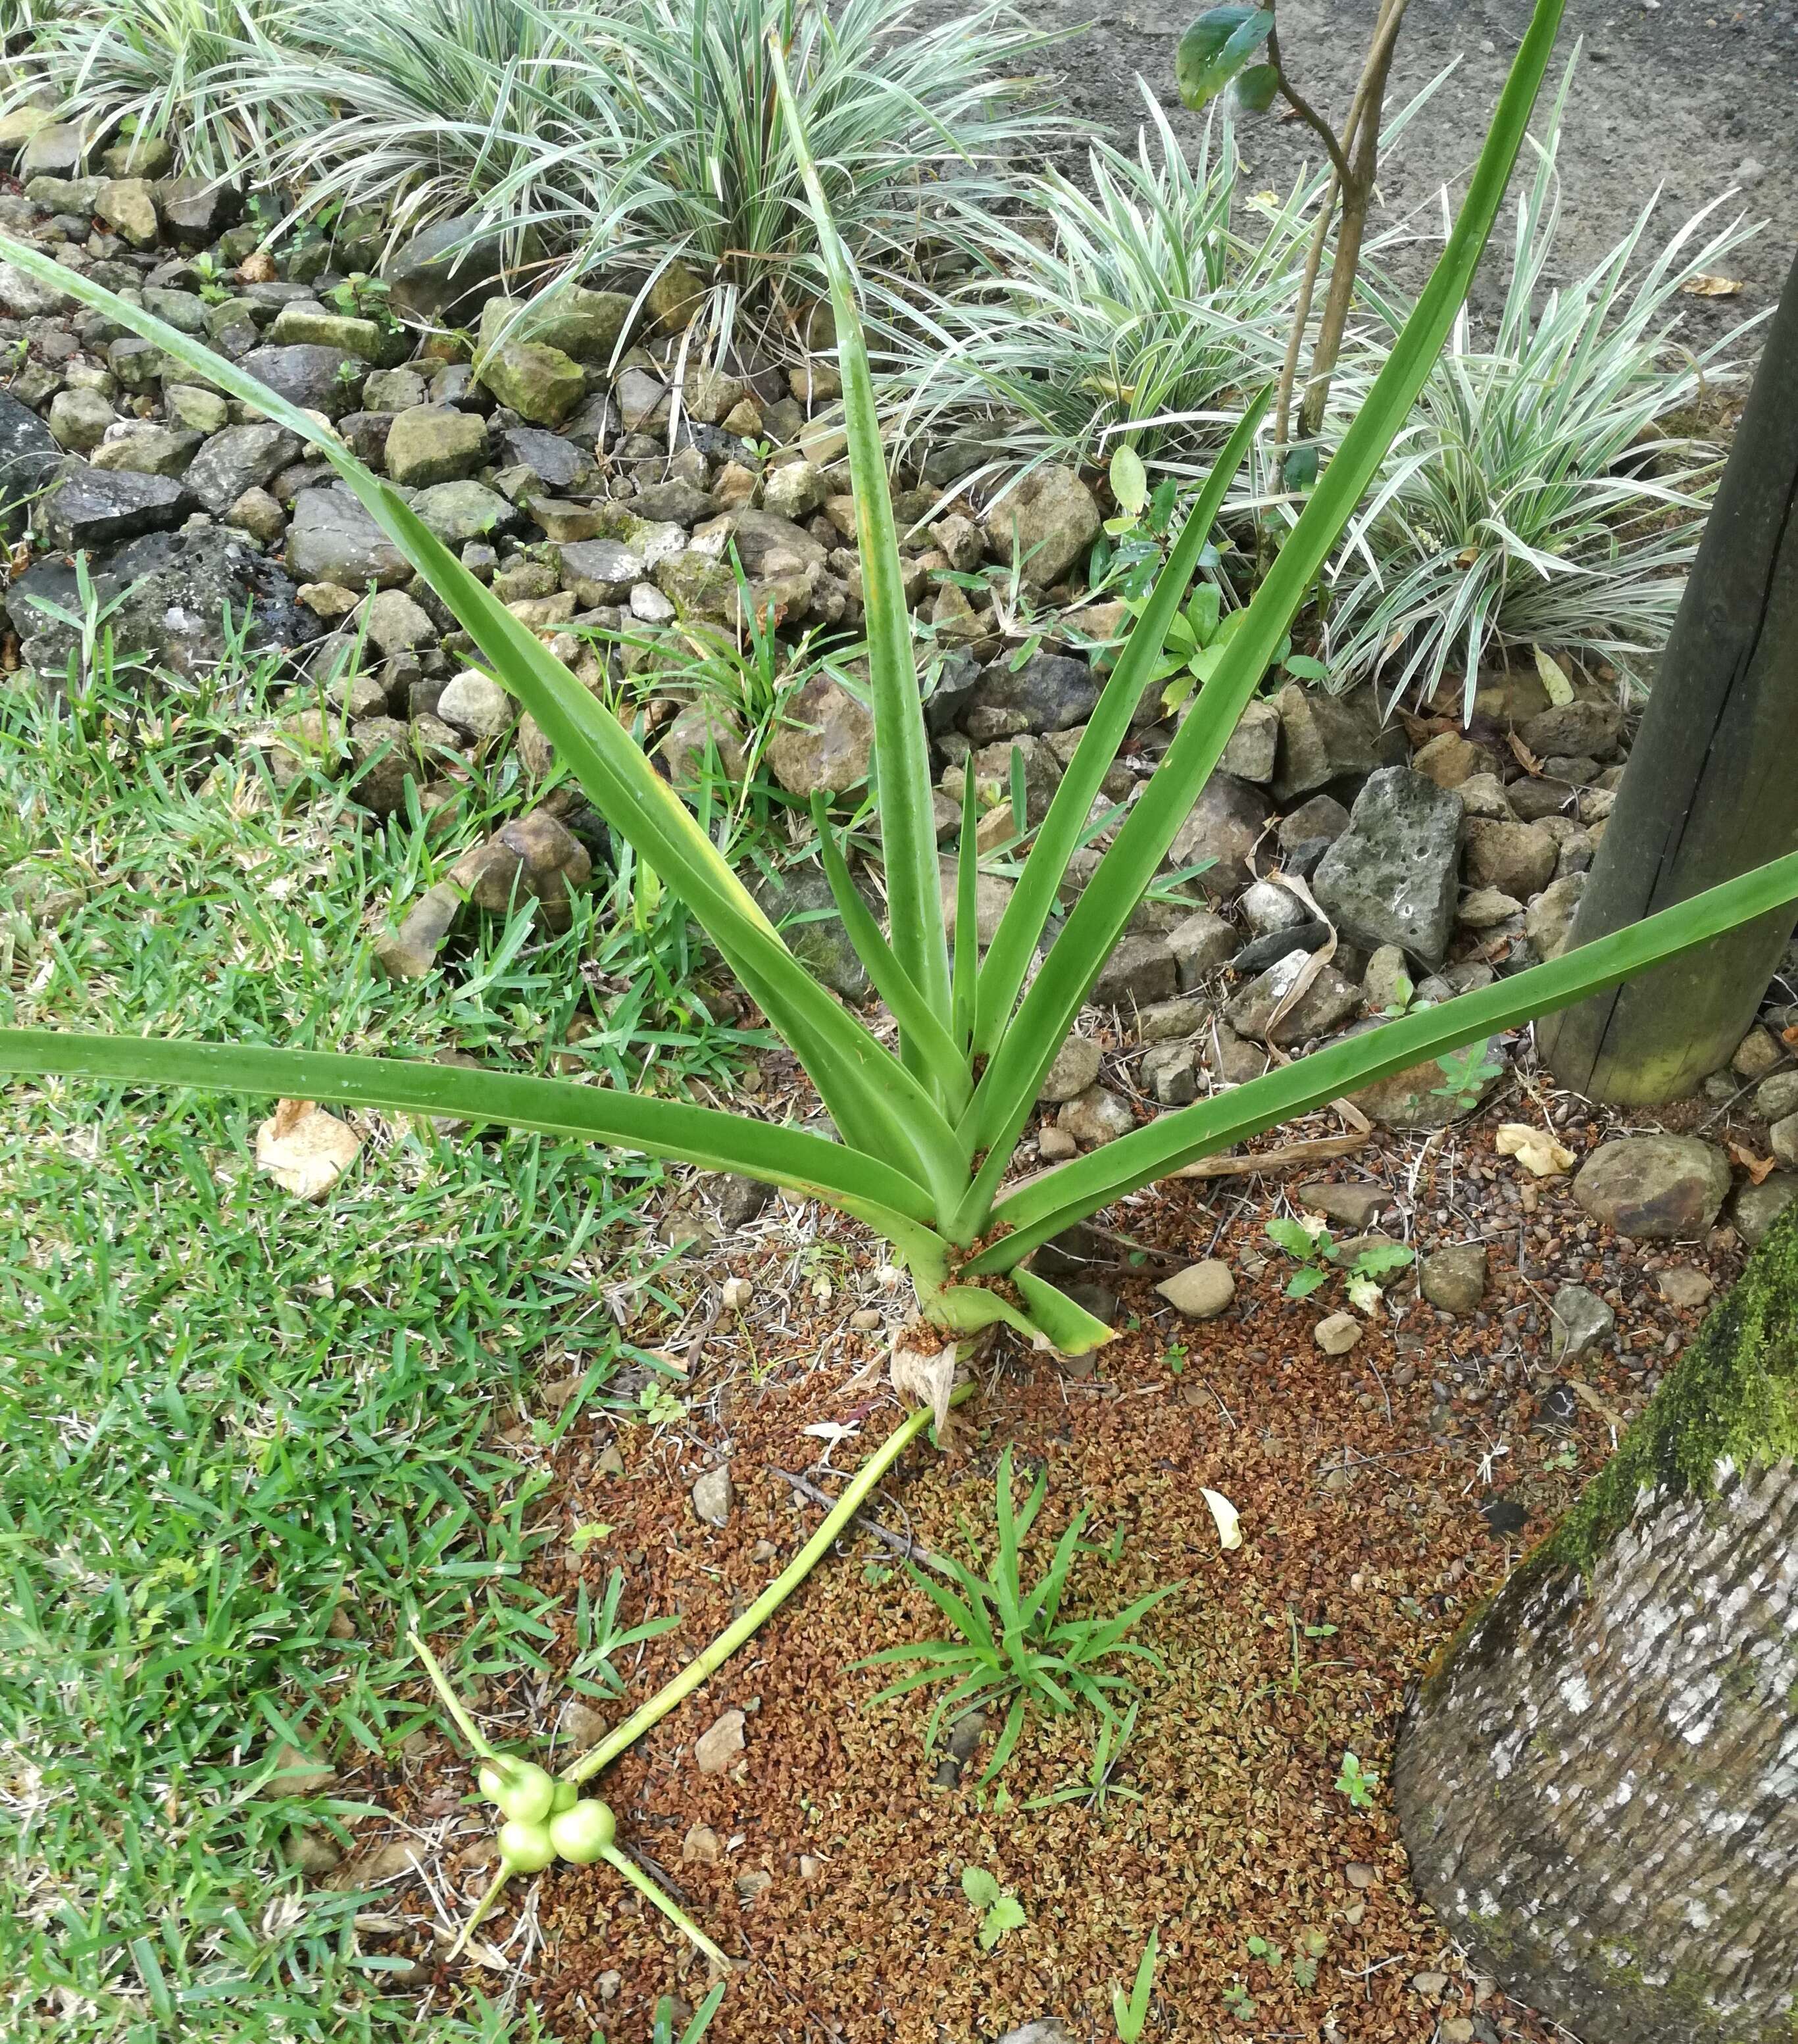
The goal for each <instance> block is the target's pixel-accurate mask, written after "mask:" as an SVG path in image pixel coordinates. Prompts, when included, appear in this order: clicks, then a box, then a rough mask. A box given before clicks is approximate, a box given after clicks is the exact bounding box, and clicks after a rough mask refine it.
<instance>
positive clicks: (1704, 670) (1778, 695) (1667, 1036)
mask: <svg viewBox="0 0 1798 2044" xmlns="http://www.w3.org/2000/svg"><path fill="white" fill-rule="evenodd" d="M1795 507H1798V264H1795V265H1794V267H1793V270H1792V275H1790V276H1789V277H1788V279H1787V280H1786V285H1785V293H1784V294H1783V296H1782V297H1781V301H1780V305H1779V309H1778V311H1777V313H1775V315H1774V317H1773V321H1772V322H1771V324H1770V325H1769V328H1768V329H1767V336H1766V345H1765V352H1764V353H1763V354H1762V358H1761V363H1760V367H1759V369H1758V371H1757V372H1756V375H1755V378H1754V388H1753V390H1751V391H1750V394H1749V398H1748V402H1747V405H1746V409H1744V411H1743V413H1742V423H1741V425H1740V426H1739V427H1738V429H1737V432H1736V436H1735V446H1734V448H1732V449H1731V453H1730V457H1729V461H1728V464H1727V467H1725V469H1724V471H1723V480H1722V482H1721V483H1720V485H1719V488H1718V491H1717V498H1716V502H1715V505H1714V506H1713V507H1712V512H1711V516H1710V519H1709V521H1708V524H1706V526H1705V529H1704V540H1703V542H1702V544H1700V548H1699V551H1698V558H1697V559H1696V562H1695V563H1693V566H1692V575H1691V579H1690V580H1689V582H1688V583H1687V585H1686V590H1685V599H1684V601H1682V602H1681V605H1680V609H1679V615H1678V617H1677V619H1676V621H1675V622H1674V625H1673V635H1672V636H1671V638H1670V639H1669V640H1668V643H1667V650H1666V652H1665V655H1664V656H1663V658H1662V662H1661V667H1660V673H1659V676H1658V679H1657V680H1656V682H1655V685H1654V694H1653V695H1652V697H1650V701H1649V705H1648V710H1647V713H1646V716H1645V717H1643V719H1642V729H1641V732H1640V734H1639V736H1638V738H1637V740H1636V743H1635V750H1634V751H1633V752H1632V753H1631V756H1630V763H1629V769H1628V771H1627V773H1626V774H1625V775H1624V776H1623V786H1622V787H1621V789H1620V790H1619V793H1618V799H1617V805H1616V809H1615V810H1614V811H1613V812H1612V816H1611V819H1610V820H1609V822H1608V824H1606V826H1605V832H1604V842H1603V843H1602V844H1601V845H1600V847H1599V852H1598V857H1597V859H1596V861H1595V862H1594V863H1593V866H1592V874H1591V878H1589V881H1588V882H1587V883H1586V889H1585V895H1584V897H1583V898H1582V899H1581V903H1580V906H1579V911H1578V913H1577V916H1576V917H1575V919H1574V923H1573V942H1574V943H1588V942H1589V941H1590V940H1591V939H1592V938H1594V937H1600V936H1604V935H1606V934H1607V933H1608V932H1610V931H1612V930H1619V929H1624V928H1627V927H1628V926H1629V925H1630V924H1631V923H1635V922H1637V921H1639V920H1640V919H1641V918H1642V916H1646V915H1650V914H1651V913H1653V912H1654V910H1656V909H1665V908H1670V907H1671V906H1672V905H1673V904H1674V903H1675V902H1677V901H1684V900H1685V898H1686V897H1687V896H1689V895H1691V894H1696V893H1699V892H1700V890H1701V889H1704V888H1706V887H1712V886H1716V885H1717V884H1718V883H1719V882H1721V881H1724V880H1731V879H1734V878H1735V876H1736V875H1737V874H1740V873H1745V872H1746V871H1747V870H1748V869H1749V868H1750V866H1757V865H1758V864H1759V863H1761V862H1762V860H1763V859H1773V858H1775V857H1777V855H1779V854H1781V853H1782V852H1786V851H1792V849H1794V847H1798V518H1795V517H1794V516H1793V512H1794V509H1795ZM1791 931H1792V915H1791V912H1790V911H1789V910H1788V909H1781V910H1780V911H1778V912H1777V913H1775V914H1773V915H1772V916H1766V917H1764V918H1762V920H1760V921H1758V922H1756V923H1748V924H1743V925H1742V928H1740V929H1739V930H1737V931H1735V932H1734V933H1733V934H1732V935H1731V936H1727V937H1721V938H1719V939H1718V940H1717V941H1716V942H1715V943H1713V944H1709V945H1707V946H1706V947H1704V949H1703V950H1701V951H1693V952H1692V953H1690V954H1689V955H1688V956H1686V957H1685V958H1683V959H1679V960H1678V961H1677V962H1675V963H1673V964H1672V965H1667V966H1662V967H1660V968H1659V969H1658V970H1656V971H1654V972H1651V973H1648V974H1644V975H1643V976H1642V978H1640V979H1638V980H1636V981H1634V982H1631V984H1630V985H1627V986H1621V987H1618V988H1616V989H1614V990H1613V991H1612V992H1611V993H1604V994H1600V995H1597V996H1596V997H1594V998H1593V999H1592V1000H1590V1001H1583V1002H1581V1004H1580V1005H1579V1006H1577V1007H1575V1008H1569V1009H1566V1010H1565V1011H1564V1012H1562V1014H1560V1015H1558V1016H1550V1018H1549V1019H1548V1020H1546V1021H1545V1022H1543V1023H1540V1024H1538V1025H1537V1034H1538V1037H1539V1041H1540V1043H1541V1044H1542V1047H1543V1050H1544V1051H1545V1052H1546V1055H1547V1058H1548V1062H1549V1063H1550V1066H1552V1067H1553V1068H1554V1074H1555V1076H1556V1078H1558V1079H1559V1080H1560V1081H1561V1082H1562V1084H1563V1085H1569V1086H1572V1087H1573V1088H1574V1089H1576V1090H1577V1091H1578V1092H1581V1093H1585V1094H1587V1095H1588V1096H1589V1097H1592V1098H1595V1099H1598V1100H1608V1101H1620V1102H1624V1103H1627V1104H1635V1105H1646V1104H1648V1103H1650V1102H1653V1101H1665V1100H1676V1099H1678V1098H1679V1097H1681V1095H1683V1094H1685V1093H1689V1092H1691V1091H1692V1089H1693V1087H1695V1086H1696V1085H1697V1084H1698V1082H1699V1081H1700V1080H1701V1079H1702V1078H1704V1076H1705V1075H1706V1074H1708V1073H1710V1072H1714V1071H1716V1070H1719V1069H1720V1068H1721V1067H1722V1066H1723V1065H1725V1064H1727V1062H1729V1059H1730V1057H1731V1054H1732V1053H1733V1052H1734V1051H1735V1047H1736V1046H1737V1044H1738V1043H1740V1042H1741V1040H1742V1035H1743V1034H1744V1033H1745V1032H1746V1030H1747V1028H1748V1026H1749V1024H1750V1023H1751V1022H1752V1021H1753V1020H1754V1013H1755V1010H1756V1009H1757V1007H1758V1005H1759V1003H1760V1001H1761V998H1762V995H1763V994H1764V993H1765V990H1766V987H1767V983H1768V982H1769V979H1770V978H1772V976H1773V970H1774V968H1775V966H1777V964H1778V962H1779V957H1780V954H1781V951H1782V950H1783V949H1784V948H1785V942H1786V939H1787V938H1788V936H1790V934H1791Z"/></svg>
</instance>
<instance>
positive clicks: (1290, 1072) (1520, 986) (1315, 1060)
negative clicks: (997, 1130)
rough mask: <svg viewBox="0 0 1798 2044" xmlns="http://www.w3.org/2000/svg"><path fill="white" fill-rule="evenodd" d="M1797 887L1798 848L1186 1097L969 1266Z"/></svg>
mask: <svg viewBox="0 0 1798 2044" xmlns="http://www.w3.org/2000/svg"><path fill="white" fill-rule="evenodd" d="M1794 899H1798V852H1792V853H1789V854H1788V855H1787V856H1786V857H1785V858H1784V859H1774V860H1772V861H1771V862H1770V863H1768V864H1767V865H1765V866H1757V867H1756V868H1755V869H1754V871H1753V872H1752V873H1747V874H1743V875H1742V878H1740V879H1738V880H1731V881H1727V882H1724V884H1723V886H1720V887H1712V888H1709V889H1706V891H1705V892H1704V893H1702V894H1695V895H1693V896H1692V897H1691V899H1690V900H1689V901H1681V902H1679V903H1678V904H1677V905H1675V906H1674V907H1673V908H1671V909H1662V910H1661V912H1660V913H1658V915H1654V916H1648V917H1646V919H1645V920H1643V921H1642V922H1639V923H1636V924H1632V925H1631V927H1630V928H1628V929H1627V930H1619V931H1616V932H1614V933H1613V934H1612V936H1608V937H1600V938H1599V939H1597V941H1596V943H1589V944H1581V946H1580V947H1578V948H1577V950H1574V951H1567V952H1565V953H1563V954H1562V956H1561V957H1559V958H1558V959H1550V960H1549V962H1547V963H1546V965H1538V966H1531V967H1530V969H1529V970H1527V972H1520V973H1517V974H1514V975H1513V976H1512V978H1509V979H1501V980H1499V981H1498V982H1496V983H1495V984H1494V985H1491V986H1486V987H1481V989H1479V990H1478V991H1477V992H1476V993H1463V994H1461V995H1459V996H1458V997H1457V998H1456V999H1454V1000H1453V1001H1444V1002H1443V1005H1441V1006H1440V1007H1439V1008H1425V1009H1419V1010H1418V1011H1417V1012H1416V1014H1413V1015H1406V1016H1401V1017H1400V1019H1399V1020H1397V1021H1394V1022H1388V1023H1386V1024H1384V1025H1383V1026H1382V1027H1381V1028H1377V1029H1370V1030H1368V1031H1367V1032H1366V1033H1365V1034H1364V1035H1359V1036H1349V1037H1345V1038H1344V1039H1343V1040H1342V1041H1341V1042H1339V1043H1331V1044H1330V1045H1329V1046H1328V1047H1327V1048H1326V1049H1324V1050H1321V1051H1313V1052H1312V1055H1310V1056H1309V1057H1307V1058H1300V1059H1298V1060H1297V1062H1296V1063H1293V1064H1290V1065H1284V1066H1281V1067H1280V1068H1279V1069H1278V1070H1275V1071H1271V1072H1268V1073H1266V1074H1263V1076H1262V1077H1261V1078H1258V1079H1251V1081H1250V1082H1249V1083H1248V1084H1247V1085H1239V1086H1232V1087H1231V1088H1230V1089H1229V1090H1228V1091H1227V1092H1225V1093H1219V1094H1217V1095H1216V1096H1215V1097H1213V1098H1212V1099H1210V1100H1208V1101H1200V1102H1199V1103H1198V1104H1197V1105H1196V1106H1193V1107H1185V1108H1181V1109H1179V1111H1178V1112H1176V1113H1174V1114H1166V1115H1162V1116H1161V1117H1160V1118H1159V1119H1158V1120H1155V1121H1153V1122H1151V1123H1150V1124H1148V1125H1147V1127H1146V1128H1139V1129H1137V1130H1135V1131H1134V1132H1133V1133H1131V1134H1130V1135H1124V1136H1120V1138H1119V1139H1118V1140H1117V1141H1116V1142H1115V1143H1107V1144H1106V1145H1105V1147H1104V1148H1103V1149H1101V1150H1095V1151H1093V1152H1092V1153H1091V1154H1090V1155H1087V1156H1085V1157H1081V1158H1077V1159H1075V1160H1074V1161H1072V1162H1069V1163H1066V1164H1064V1165H1062V1166H1059V1167H1058V1169H1056V1170H1052V1171H1049V1172H1046V1173H1044V1174H1043V1175H1042V1176H1041V1177H1040V1178H1034V1179H1032V1181H1030V1182H1029V1183H1028V1185H1021V1186H1020V1187H1019V1188H1018V1189H1017V1190H1016V1192H1014V1193H1011V1194H1009V1195H1008V1197H1005V1198H1004V1199H1002V1200H1001V1201H1000V1202H999V1204H998V1206H997V1210H996V1212H995V1215H994V1218H995V1219H996V1220H999V1221H1002V1222H1004V1223H1005V1224H1007V1225H1008V1227H1009V1228H1011V1230H1012V1232H1011V1233H1009V1234H1008V1235H1005V1237H1004V1238H1003V1239H1001V1241H999V1242H997V1243H995V1244H994V1245H993V1247H992V1248H991V1249H989V1250H988V1251H985V1253H984V1254H982V1255H979V1256H977V1257H975V1258H974V1259H973V1261H972V1262H970V1263H969V1264H968V1265H967V1266H966V1272H967V1274H969V1275H970V1276H971V1275H977V1274H983V1273H991V1272H994V1271H1000V1270H1009V1269H1010V1268H1011V1267H1012V1266H1013V1265H1014V1264H1015V1263H1016V1262H1017V1260H1018V1258H1020V1257H1022V1256H1025V1255H1028V1254H1029V1252H1030V1251H1032V1249H1034V1248H1035V1247H1036V1245H1037V1244H1038V1243H1040V1242H1044V1241H1047V1239H1048V1238H1049V1237H1050V1236H1051V1235H1055V1234H1057V1233H1058V1232H1059V1231H1061V1230H1062V1228H1066V1227H1067V1226H1068V1225H1069V1224H1070V1223H1071V1222H1073V1221H1075V1220H1081V1219H1084V1218H1085V1216H1087V1215H1088V1214H1091V1213H1096V1212H1097V1211H1098V1210H1099V1208H1101V1207H1103V1206H1108V1205H1109V1204H1111V1202H1112V1201H1113V1200H1116V1199H1121V1198H1122V1197H1124V1194H1125V1193H1130V1192H1134V1191H1135V1189H1137V1187H1138V1186H1139V1185H1152V1184H1154V1181H1156V1179H1158V1178H1166V1176H1167V1175H1168V1174H1170V1172H1173V1171H1177V1170H1179V1168H1180V1167H1181V1165H1182V1164H1189V1163H1191V1162H1193V1160H1194V1159H1195V1158H1200V1157H1209V1156H1214V1155H1216V1153H1217V1152H1218V1151H1220V1150H1224V1149H1227V1148H1228V1147H1229V1146H1230V1145H1231V1143H1239V1142H1241V1141H1242V1140H1243V1139H1244V1138H1245V1137H1247V1136H1250V1135H1258V1134H1259V1133H1260V1131H1262V1130H1263V1129H1266V1128H1274V1127H1275V1126H1276V1125H1277V1124H1279V1123H1281V1122H1283V1121H1289V1120H1291V1119H1292V1118H1293V1116H1295V1115H1300V1114H1308V1113H1309V1112H1311V1111H1312V1108H1319V1107H1324V1106H1327V1105H1328V1103H1329V1102H1330V1101H1332V1100H1337V1099H1339V1098H1340V1097H1342V1096H1343V1094H1344V1093H1352V1092H1354V1090H1355V1089H1357V1088H1358V1087H1361V1086H1366V1085H1372V1084H1373V1082H1374V1081H1375V1080H1377V1079H1382V1078H1389V1076H1390V1075H1391V1074H1393V1073H1395V1072H1402V1071H1407V1070H1409V1069H1410V1068H1411V1067H1412V1066H1413V1065H1417V1064H1421V1063H1423V1062H1427V1060H1429V1059H1431V1058H1439V1057H1440V1056H1442V1055H1443V1054H1444V1053H1445V1052H1446V1051H1453V1050H1457V1049H1458V1048H1459V1047H1461V1046H1462V1044H1464V1043H1477V1042H1478V1041H1479V1040H1480V1039H1481V1038H1483V1037H1486V1036H1489V1035H1493V1032H1495V1031H1497V1030H1500V1029H1511V1028H1516V1027H1517V1026H1518V1025H1519V1024H1522V1023H1524V1022H1528V1021H1531V1020H1534V1019H1535V1016H1539V1015H1546V1014H1547V1013H1549V1012H1550V1011H1551V1010H1553V1009H1557V1008H1565V1007H1566V1006H1567V1005H1569V1003H1571V1002H1573V1001H1583V1000H1584V999H1585V997H1586V996H1587V995H1588V994H1590V993H1599V992H1600V991H1601V990H1602V989H1604V988H1605V987H1607V986H1614V985H1616V984H1617V983H1618V982H1619V981H1620V980H1625V979H1631V978H1635V975H1636V974H1638V973H1640V972H1646V970H1649V968H1650V967H1651V966H1657V965H1659V964H1661V963H1662V962H1664V961H1665V960H1666V959H1669V958H1673V957H1674V956H1676V955H1677V954H1678V953H1680V952H1681V951H1689V950H1691V949H1692V947H1693V946H1694V945H1696V944H1702V943H1709V942H1710V941H1711V940H1712V939H1713V938H1715V937H1719V936H1722V935H1723V932H1725V931H1727V930H1732V929H1734V928H1735V927H1736V925H1737V924H1739V923H1746V922H1751V921H1753V920H1754V918H1755V917H1756V916H1764V915H1765V914H1767V913H1769V911H1770V910H1772V909H1777V908H1779V907H1781V905H1783V904H1784V903H1785V902H1788V901H1792V900H1794Z"/></svg>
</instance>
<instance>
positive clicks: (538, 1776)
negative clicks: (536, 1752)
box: [477, 1756, 555, 1824]
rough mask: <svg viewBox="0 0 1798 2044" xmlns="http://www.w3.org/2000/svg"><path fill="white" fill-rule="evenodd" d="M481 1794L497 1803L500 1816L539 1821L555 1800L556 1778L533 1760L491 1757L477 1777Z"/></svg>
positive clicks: (533, 1821) (530, 1821) (530, 1822)
mask: <svg viewBox="0 0 1798 2044" xmlns="http://www.w3.org/2000/svg"><path fill="white" fill-rule="evenodd" d="M477 1779H478V1781H479V1782H480V1785H481V1793H482V1795H483V1796H486V1799H487V1800H488V1801H489V1802H490V1803H493V1804H498V1808H499V1812H500V1815H501V1816H503V1817H509V1818H516V1819H517V1821H518V1822H519V1823H521V1824H540V1823H542V1822H543V1821H544V1819H545V1818H546V1817H547V1815H549V1812H550V1808H551V1804H553V1803H554V1801H555V1777H553V1776H551V1775H550V1774H547V1773H545V1772H544V1769H542V1768H540V1767H539V1766H538V1765H536V1762H534V1761H530V1760H512V1759H509V1758H505V1757H503V1756H501V1757H500V1758H495V1759H493V1760H490V1761H489V1762H487V1763H486V1765H485V1766H484V1767H483V1768H482V1769H481V1772H480V1773H479V1775H478V1777H477Z"/></svg>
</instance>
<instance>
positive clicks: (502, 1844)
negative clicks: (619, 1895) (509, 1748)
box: [477, 1754, 618, 1873]
mask: <svg viewBox="0 0 1798 2044" xmlns="http://www.w3.org/2000/svg"><path fill="white" fill-rule="evenodd" d="M477 1779H478V1781H479V1783H480V1785H481V1793H482V1795H483V1796H486V1799H487V1800H488V1801H489V1802H490V1803H491V1804H493V1805H494V1808H496V1809H497V1810H498V1812H499V1813H500V1815H501V1817H502V1818H503V1819H505V1821H504V1823H501V1826H500V1827H499V1856H500V1861H501V1865H503V1866H504V1867H505V1869H506V1871H507V1872H508V1873H542V1871H543V1870H544V1868H545V1867H546V1866H547V1865H549V1863H550V1861H551V1860H557V1859H565V1860H567V1861H569V1862H570V1863H571V1865H574V1866H591V1865H593V1863H594V1861H595V1860H597V1859H598V1858H601V1856H602V1855H603V1854H604V1853H605V1850H606V1848H607V1847H608V1846H609V1845H610V1844H611V1843H612V1842H613V1839H614V1838H616V1837H617V1835H618V1825H617V1819H615V1818H614V1817H613V1814H612V1807H611V1805H610V1804H609V1803H602V1802H601V1801H600V1800H599V1798H598V1797H597V1796H582V1794H581V1793H580V1792H578V1790H577V1789H576V1788H575V1786H574V1783H573V1782H572V1781H557V1780H556V1778H555V1776H554V1775H553V1774H551V1773H548V1772H547V1770H546V1769H543V1768H541V1767H539V1766H538V1765H536V1762H534V1761H530V1760H518V1759H515V1758H511V1757H509V1755H506V1754H494V1755H493V1756H492V1757H491V1758H489V1759H487V1760H486V1761H485V1762H482V1767H481V1771H480V1773H479V1775H478V1777H477Z"/></svg>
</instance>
